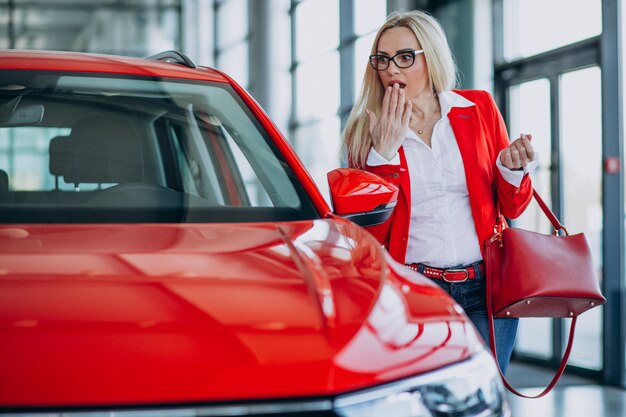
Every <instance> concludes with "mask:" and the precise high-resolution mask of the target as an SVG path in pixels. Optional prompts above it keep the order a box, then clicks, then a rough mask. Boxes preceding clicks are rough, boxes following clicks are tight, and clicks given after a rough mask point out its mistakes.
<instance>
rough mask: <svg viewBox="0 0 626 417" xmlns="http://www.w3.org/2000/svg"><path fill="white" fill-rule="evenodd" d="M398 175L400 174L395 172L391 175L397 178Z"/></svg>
mask: <svg viewBox="0 0 626 417" xmlns="http://www.w3.org/2000/svg"><path fill="white" fill-rule="evenodd" d="M399 176H400V174H398V173H397V172H394V173H393V175H392V177H394V178H398V177H399Z"/></svg>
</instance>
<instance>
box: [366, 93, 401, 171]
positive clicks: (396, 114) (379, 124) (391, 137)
mask: <svg viewBox="0 0 626 417" xmlns="http://www.w3.org/2000/svg"><path fill="white" fill-rule="evenodd" d="M411 106H412V105H411V101H410V100H408V101H407V100H406V98H405V97H404V90H403V89H401V88H400V86H399V85H398V84H394V85H393V87H391V86H390V87H387V89H386V90H385V97H384V98H383V107H382V111H381V115H380V119H379V118H378V117H377V116H376V115H375V114H374V113H373V112H372V111H371V110H369V109H366V110H365V111H366V112H367V115H368V116H369V121H370V128H369V131H370V135H372V145H373V147H374V149H375V150H376V152H378V153H379V154H380V155H381V156H382V157H384V158H385V159H387V160H388V161H390V160H392V159H393V157H394V156H395V155H396V153H397V152H398V149H399V148H400V145H402V141H403V140H404V135H405V132H406V129H407V127H408V126H409V120H410V119H411Z"/></svg>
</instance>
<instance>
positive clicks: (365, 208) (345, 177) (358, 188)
mask: <svg viewBox="0 0 626 417" xmlns="http://www.w3.org/2000/svg"><path fill="white" fill-rule="evenodd" d="M327 176H328V184H329V186H330V194H331V198H332V202H333V206H334V209H335V213H337V214H339V215H341V216H343V217H345V218H347V219H349V220H352V221H354V222H355V223H357V224H359V225H361V226H374V225H376V224H380V223H383V222H384V221H385V220H387V219H388V218H389V216H391V213H392V212H393V209H394V207H395V205H396V203H397V201H398V187H396V186H395V185H393V184H391V183H390V182H388V181H385V180H384V179H382V178H381V177H379V176H378V175H375V174H372V173H371V172H367V171H362V170H359V169H352V168H338V169H335V170H332V171H330V172H329V173H328V175H327Z"/></svg>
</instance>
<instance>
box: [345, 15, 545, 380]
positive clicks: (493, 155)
mask: <svg viewBox="0 0 626 417" xmlns="http://www.w3.org/2000/svg"><path fill="white" fill-rule="evenodd" d="M369 64H370V65H369V66H368V68H367V70H366V73H365V77H364V82H363V87H362V90H361V95H360V97H359V99H358V101H357V103H356V105H355V106H354V108H353V110H352V113H351V114H350V117H349V119H348V122H347V125H346V129H345V131H344V147H345V151H347V155H348V162H349V165H350V166H351V167H353V168H359V169H364V170H367V171H371V172H373V173H376V174H378V175H380V176H382V177H383V178H386V179H388V180H389V181H390V182H392V183H394V184H396V185H398V187H399V189H400V193H399V196H398V204H397V206H396V208H395V211H394V213H393V215H392V217H391V218H390V219H389V220H388V221H387V222H385V223H384V224H382V225H380V226H376V227H373V228H371V229H370V231H371V232H372V233H373V234H374V235H375V236H376V237H377V238H378V239H379V240H380V241H381V242H382V243H383V244H384V245H385V246H386V247H387V249H388V251H389V253H390V254H391V256H392V257H393V258H394V259H396V260H397V261H398V262H401V263H403V264H406V265H407V267H409V268H411V269H414V270H417V271H419V272H421V273H422V274H423V275H425V276H427V277H429V278H432V279H433V281H435V282H436V283H437V284H439V285H440V286H441V287H442V288H443V289H444V290H446V291H447V292H448V293H449V294H450V295H451V296H452V297H453V298H454V299H455V300H456V301H457V302H458V303H459V304H460V305H461V306H462V307H463V308H464V310H465V312H466V313H467V315H468V316H469V317H470V319H471V320H472V321H473V323H474V324H475V326H476V327H477V329H478V331H479V332H480V334H481V335H482V337H483V338H484V340H486V341H488V340H489V327H488V321H487V313H486V304H485V285H484V267H483V262H482V258H483V256H482V250H483V242H484V241H485V240H486V239H488V238H489V237H490V236H491V235H492V232H493V226H494V223H495V219H496V213H497V209H496V204H495V202H494V201H495V199H496V198H497V201H498V204H499V209H500V211H501V212H502V214H503V215H504V216H506V217H508V218H515V217H517V216H519V215H520V214H521V213H522V212H523V211H524V209H525V208H526V206H527V205H528V203H529V202H530V199H531V197H532V186H531V181H530V177H529V176H528V175H527V172H526V169H527V167H528V164H529V163H530V162H531V161H533V159H534V151H533V148H532V145H531V143H530V140H531V137H530V135H524V134H522V135H520V137H519V138H517V139H516V140H514V141H513V142H512V143H511V142H510V141H509V138H508V135H507V132H506V127H505V125H504V122H503V120H502V116H501V115H500V112H499V111H498V109H497V107H496V105H495V103H494V101H493V99H492V98H491V96H490V95H489V94H488V93H487V92H485V91H475V90H464V91H462V90H455V91H453V90H452V88H453V87H454V85H455V84H456V67H455V64H454V60H453V57H452V53H451V52H450V48H449V46H448V44H447V40H446V37H445V34H444V32H443V30H442V28H441V26H440V25H439V23H438V22H437V20H436V19H434V18H433V17H432V16H430V15H428V14H427V13H424V12H420V11H412V12H405V13H398V12H395V13H392V14H391V15H390V16H389V17H388V18H387V21H386V22H385V24H384V25H383V26H382V27H381V28H380V29H379V31H378V33H377V35H376V38H375V40H374V45H373V47H372V55H371V56H370V59H369ZM516 331H517V319H496V324H495V332H496V343H497V348H498V349H497V350H498V360H499V362H500V366H501V369H502V371H503V372H505V371H506V368H507V366H508V362H509V360H510V357H511V352H512V350H513V344H514V341H515V333H516Z"/></svg>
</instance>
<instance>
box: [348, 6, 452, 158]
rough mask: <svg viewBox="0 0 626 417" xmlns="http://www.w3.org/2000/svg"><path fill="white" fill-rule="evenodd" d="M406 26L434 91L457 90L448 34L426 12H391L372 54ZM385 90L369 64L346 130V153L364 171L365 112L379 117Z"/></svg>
mask: <svg viewBox="0 0 626 417" xmlns="http://www.w3.org/2000/svg"><path fill="white" fill-rule="evenodd" d="M396 27H405V28H408V29H410V30H411V31H412V32H413V33H414V34H415V37H416V38H417V41H418V42H419V43H420V45H421V47H422V49H423V50H424V57H425V59H426V65H427V67H428V78H429V80H430V84H431V88H432V90H433V92H435V93H439V92H441V91H447V90H450V89H452V88H454V87H455V86H456V84H457V70H456V64H455V63H454V58H453V57H452V52H451V51H450V47H449V46H448V41H447V39H446V35H445V33H444V31H443V29H442V27H441V25H440V24H439V22H438V21H437V19H435V18H434V17H432V16H431V15H429V14H428V13H426V12H423V11H419V10H414V11H410V12H392V13H391V14H389V16H388V17H387V20H386V21H385V23H384V24H383V25H382V26H381V28H380V29H379V30H378V33H376V38H375V39H374V43H373V44H372V50H371V53H372V54H375V53H376V51H377V50H378V42H379V40H380V37H381V36H382V34H383V33H384V32H385V31H386V30H388V29H391V28H396ZM384 91H385V90H384V88H383V85H382V84H381V82H380V79H379V78H378V72H377V71H375V70H374V69H373V68H372V67H371V66H370V65H369V63H368V64H366V69H365V75H364V76H363V83H362V86H361V92H360V94H359V98H358V99H357V102H356V104H355V105H354V107H353V108H352V111H351V112H350V115H349V117H348V121H347V123H346V128H345V129H344V132H343V145H342V146H343V151H344V153H347V156H348V164H349V165H350V166H351V167H355V168H363V167H364V166H365V161H366V160H367V155H368V153H369V151H370V148H371V147H372V138H371V137H370V133H369V118H368V116H367V114H366V113H365V109H369V110H371V111H373V112H374V113H375V114H377V115H378V114H380V111H381V107H382V101H383V95H384Z"/></svg>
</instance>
